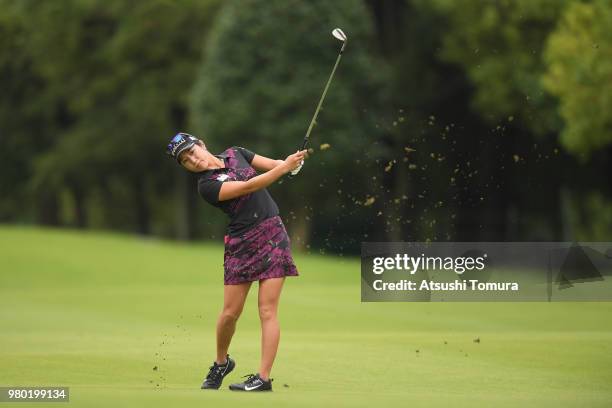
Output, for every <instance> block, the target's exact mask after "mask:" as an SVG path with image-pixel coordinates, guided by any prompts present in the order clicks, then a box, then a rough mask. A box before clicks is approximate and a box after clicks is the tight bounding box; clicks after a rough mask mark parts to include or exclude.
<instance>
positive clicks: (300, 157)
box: [282, 150, 306, 173]
mask: <svg viewBox="0 0 612 408" xmlns="http://www.w3.org/2000/svg"><path fill="white" fill-rule="evenodd" d="M305 157H306V150H302V151H297V152H296V153H293V154H291V155H289V156H287V158H286V159H285V162H284V163H283V164H282V165H283V166H284V170H285V173H289V172H290V171H292V170H295V169H297V168H298V167H300V166H301V165H302V162H303V161H304V158H305Z"/></svg>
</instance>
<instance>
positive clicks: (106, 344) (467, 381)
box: [0, 226, 612, 408]
mask: <svg viewBox="0 0 612 408" xmlns="http://www.w3.org/2000/svg"><path fill="white" fill-rule="evenodd" d="M295 261H296V264H297V266H298V269H299V271H300V274H301V276H300V277H297V278H295V277H290V278H287V279H286V282H285V287H284V290H283V295H282V297H281V306H280V320H281V330H282V333H281V342H280V348H279V351H278V355H277V358H276V362H275V366H274V369H273V370H272V374H271V377H272V378H274V382H273V387H274V392H273V393H262V394H239V393H233V392H231V391H229V390H228V389H227V386H228V385H229V384H230V383H232V382H238V381H240V380H241V378H240V377H241V376H242V375H246V374H249V373H255V372H256V371H257V369H258V365H259V350H260V343H259V340H260V338H259V334H260V333H259V318H258V314H257V289H258V287H257V284H254V285H253V286H252V287H251V293H250V295H249V299H248V301H247V305H246V306H245V309H244V312H243V315H242V317H241V319H240V321H239V323H238V328H237V331H236V334H235V336H234V340H233V343H232V346H231V347H230V351H229V352H230V354H231V355H232V356H233V358H235V360H236V363H237V366H236V369H235V371H234V372H232V373H231V374H230V375H229V377H228V378H226V379H225V381H224V385H223V387H222V389H221V390H219V391H210V390H207V391H203V390H200V388H199V387H200V384H201V382H202V380H203V378H204V376H205V375H206V373H207V371H208V367H209V365H210V364H211V362H212V360H213V359H214V357H215V333H214V328H215V321H216V318H217V315H218V313H219V311H220V307H221V304H222V295H223V266H222V264H223V247H222V246H221V245H215V244H208V243H197V244H184V243H174V242H166V241H158V240H153V239H142V238H136V237H130V236H124V235H115V234H105V233H94V232H74V231H63V230H47V229H39V228H23V227H10V226H0V325H1V326H0V386H13V385H14V386H41V385H45V386H54V385H57V386H68V387H70V406H78V407H90V406H91V407H108V406H112V407H137V406H143V407H144V406H146V407H168V406H175V407H210V406H222V407H234V406H242V407H245V406H248V407H250V408H252V407H264V406H265V407H270V406H291V407H355V406H364V407H365V406H372V405H374V404H375V405H378V406H383V404H384V406H397V407H400V406H402V407H403V406H407V407H408V406H409V407H438V406H439V407H442V406H444V407H446V406H452V407H475V406H476V407H481V406H482V407H493V406H495V407H513V408H514V407H574V406H575V407H581V408H586V407H611V406H612V303H361V302H360V270H359V260H358V259H346V258H338V257H329V256H315V255H298V254H296V255H295ZM476 339H479V342H476V341H474V340H476ZM154 367H157V370H154ZM213 404H220V405H213ZM245 404H248V405H245ZM11 405H15V406H19V407H25V406H30V405H31V406H34V407H40V404H23V403H21V404H19V405H17V404H8V403H0V406H1V407H3V406H7V407H8V406H11ZM1 407H0V408H1Z"/></svg>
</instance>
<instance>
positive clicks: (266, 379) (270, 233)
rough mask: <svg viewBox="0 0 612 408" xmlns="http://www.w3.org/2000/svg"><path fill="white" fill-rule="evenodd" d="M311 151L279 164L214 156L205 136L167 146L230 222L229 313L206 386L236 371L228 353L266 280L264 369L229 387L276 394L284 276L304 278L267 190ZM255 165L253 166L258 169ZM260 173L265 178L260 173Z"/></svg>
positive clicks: (245, 154)
mask: <svg viewBox="0 0 612 408" xmlns="http://www.w3.org/2000/svg"><path fill="white" fill-rule="evenodd" d="M305 153H306V151H305V150H303V151H299V152H297V153H294V154H292V155H290V156H288V157H287V158H286V159H285V160H272V159H268V158H266V157H262V156H259V155H256V154H254V153H253V152H250V151H249V150H247V149H244V148H242V147H230V148H229V149H227V150H225V151H224V152H223V153H221V154H217V155H214V154H212V153H210V152H209V151H208V150H207V149H206V145H205V144H204V143H203V142H202V141H201V140H199V139H197V138H195V137H193V136H191V135H189V134H187V133H179V134H177V135H176V136H174V138H173V139H172V140H171V141H170V144H168V154H169V155H170V156H172V157H173V158H175V159H176V160H178V162H179V163H180V164H181V165H182V166H183V167H185V168H186V169H187V170H189V171H191V172H194V173H197V174H198V192H199V194H200V195H201V196H202V198H204V199H205V200H206V201H208V202H209V203H210V204H212V205H213V206H215V207H218V208H220V209H221V210H223V212H225V213H226V214H227V215H229V217H230V223H229V226H228V229H227V232H228V233H227V235H226V236H225V254H224V263H223V265H224V296H223V311H222V312H221V314H220V315H219V319H218V321H217V358H216V360H215V361H214V362H213V365H212V366H211V367H210V371H209V373H208V375H207V376H206V379H205V380H204V383H203V384H202V388H205V389H218V388H219V387H220V386H221V383H222V381H223V378H224V377H225V376H226V375H228V374H229V373H230V372H231V371H232V370H233V369H234V367H235V366H236V363H235V361H234V360H233V359H231V358H230V356H229V354H227V351H228V348H229V345H230V342H231V340H232V335H233V334H234V331H235V329H236V322H237V320H238V318H239V317H240V313H241V312H242V308H243V306H244V302H245V300H246V297H247V294H248V292H249V288H250V287H251V283H252V282H253V281H259V301H258V303H259V317H260V320H261V329H262V330H261V333H262V334H261V350H262V355H261V364H260V366H259V372H258V373H257V374H249V375H247V376H245V377H248V378H247V379H246V380H245V381H244V382H242V383H238V384H232V385H230V387H229V388H230V390H235V391H272V379H271V378H270V371H271V369H272V364H273V362H274V358H275V356H276V351H277V349H278V342H279V338H280V329H279V324H278V319H277V310H278V301H279V298H280V294H281V289H282V287H283V282H284V280H285V276H298V271H297V269H296V267H295V264H294V263H293V258H292V256H291V249H290V248H289V237H288V236H287V231H286V230H285V226H284V225H283V222H282V220H281V218H280V217H279V215H278V207H277V205H276V203H275V202H274V200H273V199H272V197H271V196H270V194H269V193H268V191H267V190H266V187H267V186H269V185H270V184H272V183H273V182H274V181H276V180H278V179H279V178H280V177H281V176H283V175H284V174H286V173H288V172H290V171H294V170H298V169H299V167H300V166H301V165H302V164H303V163H304V161H303V160H304V157H305ZM251 166H252V167H251ZM255 169H257V170H260V171H263V172H264V173H262V174H259V175H257V172H256V171H255Z"/></svg>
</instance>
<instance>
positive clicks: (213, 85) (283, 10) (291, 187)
mask: <svg viewBox="0 0 612 408" xmlns="http://www.w3.org/2000/svg"><path fill="white" fill-rule="evenodd" d="M336 26H339V27H341V28H343V29H344V30H345V31H346V32H347V34H348V37H349V44H348V46H347V51H346V53H345V54H344V56H343V60H342V63H341V65H340V67H339V69H338V71H337V72H336V76H335V78H334V82H333V83H332V85H331V88H330V91H329V93H328V95H327V98H326V101H325V103H324V106H323V109H322V110H321V112H320V114H319V118H318V124H317V126H316V127H315V128H314V131H313V133H312V137H311V139H312V147H313V148H315V151H316V154H314V155H313V157H312V158H311V159H310V160H309V163H307V165H306V166H305V168H304V169H303V170H302V172H301V174H300V176H299V177H297V178H295V179H293V180H291V181H290V182H289V183H287V184H285V185H283V188H282V189H280V190H279V191H277V192H275V196H276V197H277V198H279V201H280V202H281V203H282V204H287V207H289V208H291V209H292V210H291V211H293V209H295V211H294V212H293V213H292V212H291V211H287V212H285V213H289V214H290V216H289V219H290V221H292V224H293V225H294V228H292V230H293V231H297V232H296V234H295V235H297V237H298V239H297V240H295V241H294V242H295V243H296V244H298V245H299V244H302V245H303V244H305V240H306V239H307V236H308V225H309V222H308V221H309V219H310V218H311V217H316V218H319V219H325V221H326V222H327V223H328V225H330V223H332V222H334V221H335V219H336V218H337V217H338V216H340V215H341V214H342V212H343V210H342V209H341V208H339V206H338V194H337V193H336V190H338V185H339V184H340V183H342V181H340V180H347V181H349V182H350V181H356V182H357V183H360V180H363V179H362V178H361V176H359V175H357V174H356V171H355V164H356V163H355V161H354V160H355V156H356V155H361V154H363V152H364V151H365V150H366V149H367V146H368V145H369V144H370V143H371V141H372V139H373V138H374V135H375V132H376V130H375V129H374V126H373V123H372V120H371V117H370V116H369V115H372V113H371V112H364V110H366V111H367V109H365V108H366V107H369V105H375V103H374V101H376V98H377V87H376V84H377V79H376V78H375V76H374V70H373V67H374V66H375V62H374V60H373V59H372V58H371V54H369V52H368V48H367V45H368V43H369V41H370V37H371V34H372V29H371V23H370V18H369V16H368V14H367V11H366V9H365V8H364V6H363V4H362V3H360V2H354V1H340V2H327V1H323V0H318V1H310V2H300V1H296V0H293V1H285V0H246V1H228V2H225V4H224V7H223V9H222V11H221V13H220V15H219V17H218V19H217V21H216V24H215V26H214V28H213V31H212V32H211V35H210V38H209V41H208V43H207V45H206V52H205V58H204V63H203V65H202V67H201V69H200V71H199V76H198V81H197V83H196V86H195V87H194V92H193V103H192V117H193V123H194V129H195V132H196V133H197V134H198V135H200V136H203V138H204V139H205V140H206V142H207V143H208V144H209V146H211V148H213V149H219V148H221V147H222V146H223V147H226V146H227V145H244V146H245V147H247V148H250V149H252V150H254V151H255V152H257V153H259V154H262V155H266V156H272V157H276V158H279V157H280V158H284V157H285V156H286V155H287V154H289V153H291V152H294V151H295V150H296V148H297V147H298V146H299V145H300V144H301V140H302V138H303V135H304V133H305V131H306V128H307V127H308V123H309V121H310V118H311V116H312V114H313V112H314V109H315V107H316V104H317V102H318V100H319V97H320V95H321V92H322V89H323V86H324V84H325V81H326V80H327V77H328V75H329V73H330V70H331V68H332V65H333V63H334V60H335V58H336V55H337V52H338V50H339V48H340V44H339V43H338V41H336V40H334V39H333V38H332V37H331V35H330V34H331V30H332V29H333V28H334V27H336ZM353 43H354V46H352V44H353ZM381 71H382V70H381ZM382 72H384V71H382ZM368 101H369V102H368ZM323 143H326V144H329V145H330V146H331V148H329V149H327V150H325V151H320V150H319V149H318V148H317V147H318V146H319V145H321V144H323ZM358 172H359V173H365V172H363V170H361V169H360V170H358ZM330 188H331V189H330ZM309 196H310V197H311V198H314V197H316V200H317V207H318V208H319V209H321V212H320V213H318V214H316V215H314V214H313V213H312V210H311V208H310V207H309V206H308V205H307V204H305V202H308V201H305V198H306V197H309ZM282 204H281V207H282ZM323 209H325V210H323ZM296 241H297V242H296ZM300 241H301V242H300Z"/></svg>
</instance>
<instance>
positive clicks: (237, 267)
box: [223, 216, 299, 285]
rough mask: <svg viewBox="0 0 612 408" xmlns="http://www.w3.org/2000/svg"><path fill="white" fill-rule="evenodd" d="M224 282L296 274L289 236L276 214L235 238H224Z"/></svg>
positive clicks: (242, 281)
mask: <svg viewBox="0 0 612 408" xmlns="http://www.w3.org/2000/svg"><path fill="white" fill-rule="evenodd" d="M223 267H224V270H225V274H224V279H223V280H224V284H225V285H237V284H240V283H245V282H253V281H258V280H261V279H269V278H281V277H283V276H298V275H299V274H298V271H297V268H296V267H295V264H294V263H293V257H292V256H291V248H290V247H289V236H288V235H287V231H286V230H285V225H284V224H283V221H282V219H281V218H280V217H279V216H275V217H271V218H268V219H266V220H264V221H262V222H261V223H259V224H258V225H256V226H255V227H253V228H252V229H250V230H248V231H247V232H245V233H244V234H242V235H240V236H238V237H229V236H226V237H225V254H224V262H223Z"/></svg>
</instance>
